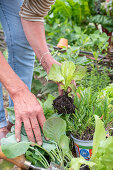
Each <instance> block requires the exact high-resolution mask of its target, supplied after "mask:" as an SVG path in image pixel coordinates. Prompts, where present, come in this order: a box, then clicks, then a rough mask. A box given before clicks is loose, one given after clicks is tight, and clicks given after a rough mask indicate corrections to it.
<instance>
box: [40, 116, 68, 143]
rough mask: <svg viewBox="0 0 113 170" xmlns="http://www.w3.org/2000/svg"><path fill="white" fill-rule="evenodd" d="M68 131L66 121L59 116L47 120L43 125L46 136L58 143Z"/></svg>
mask: <svg viewBox="0 0 113 170" xmlns="http://www.w3.org/2000/svg"><path fill="white" fill-rule="evenodd" d="M65 132H66V122H65V121H64V120H63V119H61V118H59V117H52V118H49V119H48V120H46V122H45V123H44V126H43V133H44V136H45V137H47V138H49V139H51V140H53V141H55V142H56V143H57V144H58V145H59V142H60V138H61V136H62V135H64V133H65Z"/></svg>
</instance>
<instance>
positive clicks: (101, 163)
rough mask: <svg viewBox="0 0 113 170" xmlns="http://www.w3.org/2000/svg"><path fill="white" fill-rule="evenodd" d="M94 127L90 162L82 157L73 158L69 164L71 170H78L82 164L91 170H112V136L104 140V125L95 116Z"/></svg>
mask: <svg viewBox="0 0 113 170" xmlns="http://www.w3.org/2000/svg"><path fill="white" fill-rule="evenodd" d="M95 127H96V128H95V134H94V142H93V154H92V156H91V161H86V160H85V159H84V158H82V157H81V158H73V159H72V161H71V163H70V167H71V168H72V169H73V170H75V169H76V170H79V168H80V166H81V165H82V164H85V165H88V166H89V167H90V169H91V170H108V169H109V170H112V169H113V136H112V137H109V138H107V139H106V131H105V129H104V124H103V122H102V120H100V119H99V117H98V116H95ZM76 167H77V168H78V169H77V168H76Z"/></svg>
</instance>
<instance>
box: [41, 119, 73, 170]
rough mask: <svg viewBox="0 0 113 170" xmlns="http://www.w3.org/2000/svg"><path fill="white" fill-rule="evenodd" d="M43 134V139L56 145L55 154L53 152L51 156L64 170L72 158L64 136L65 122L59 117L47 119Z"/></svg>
mask: <svg viewBox="0 0 113 170" xmlns="http://www.w3.org/2000/svg"><path fill="white" fill-rule="evenodd" d="M43 132H44V135H45V137H47V138H49V139H51V140H52V141H55V142H56V143H57V145H58V148H57V150H56V153H55V152H53V155H54V154H55V155H56V158H57V160H58V162H60V164H61V166H62V167H63V168H64V169H66V168H67V167H68V164H69V161H70V159H71V158H72V156H71V154H70V149H69V139H68V137H67V136H66V135H65V133H66V122H65V121H64V120H63V119H61V118H59V117H53V118H49V119H48V120H46V122H45V123H44V126H43ZM66 159H67V161H66Z"/></svg>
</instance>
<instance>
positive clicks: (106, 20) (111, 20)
mask: <svg viewBox="0 0 113 170" xmlns="http://www.w3.org/2000/svg"><path fill="white" fill-rule="evenodd" d="M89 21H90V22H93V23H95V24H101V25H102V26H103V27H104V28H106V29H107V30H108V31H109V32H112V31H113V17H111V16H104V15H95V16H92V17H91V18H90V19H89Z"/></svg>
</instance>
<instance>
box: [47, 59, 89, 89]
mask: <svg viewBox="0 0 113 170" xmlns="http://www.w3.org/2000/svg"><path fill="white" fill-rule="evenodd" d="M85 73H86V69H85V67H83V66H80V65H75V64H74V63H73V62H71V61H65V62H63V63H62V65H61V66H59V65H57V64H54V65H53V66H52V68H51V70H50V72H49V74H48V79H49V80H53V81H55V82H60V83H62V89H64V91H65V92H67V89H68V87H71V86H72V84H71V82H72V80H75V81H77V80H81V79H82V78H83V77H84V76H85Z"/></svg>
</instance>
